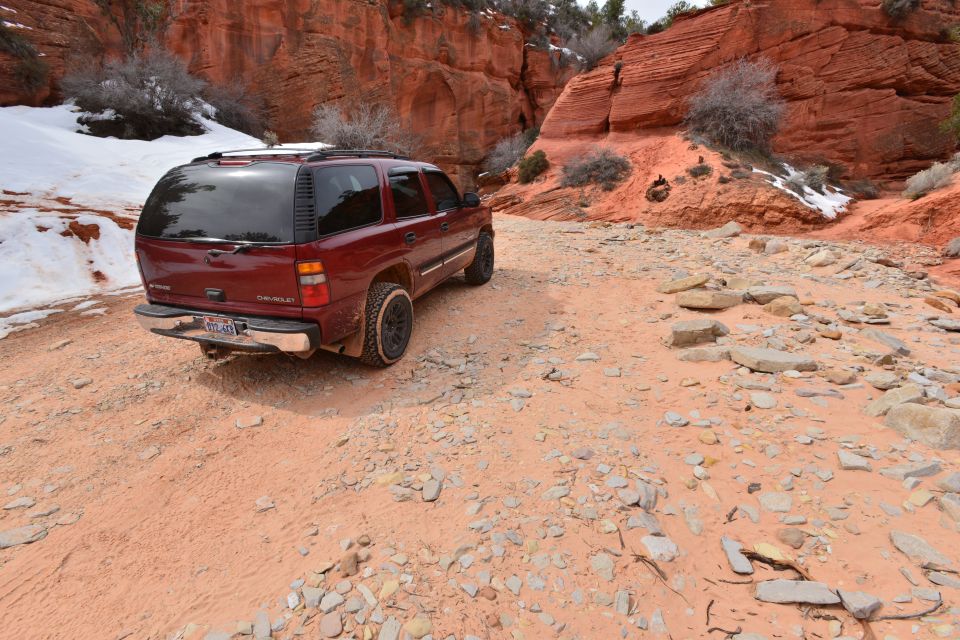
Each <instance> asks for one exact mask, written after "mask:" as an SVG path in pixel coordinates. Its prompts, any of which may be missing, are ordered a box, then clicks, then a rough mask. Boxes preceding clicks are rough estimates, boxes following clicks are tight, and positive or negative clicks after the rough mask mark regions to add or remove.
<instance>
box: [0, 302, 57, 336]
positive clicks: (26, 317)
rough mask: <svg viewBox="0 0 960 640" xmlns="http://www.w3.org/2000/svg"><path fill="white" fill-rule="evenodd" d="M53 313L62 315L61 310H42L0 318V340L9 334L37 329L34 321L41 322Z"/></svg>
mask: <svg viewBox="0 0 960 640" xmlns="http://www.w3.org/2000/svg"><path fill="white" fill-rule="evenodd" d="M54 313H62V310H61V309H42V310H37V311H24V312H23V313H15V314H13V315H12V316H7V317H5V318H0V340H2V339H4V338H6V337H7V336H8V335H10V334H11V333H16V332H17V331H24V330H25V329H32V328H34V327H38V326H40V325H38V324H37V323H36V320H43V319H44V318H46V317H47V316H50V315H53V314H54Z"/></svg>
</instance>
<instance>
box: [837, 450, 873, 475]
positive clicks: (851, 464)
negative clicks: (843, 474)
mask: <svg viewBox="0 0 960 640" xmlns="http://www.w3.org/2000/svg"><path fill="white" fill-rule="evenodd" d="M837 459H838V460H839V461H840V468H841V469H844V470H846V471H873V466H871V464H870V461H869V460H868V459H866V458H864V457H863V456H861V455H857V454H856V453H853V452H852V451H847V450H846V449H841V450H840V451H837Z"/></svg>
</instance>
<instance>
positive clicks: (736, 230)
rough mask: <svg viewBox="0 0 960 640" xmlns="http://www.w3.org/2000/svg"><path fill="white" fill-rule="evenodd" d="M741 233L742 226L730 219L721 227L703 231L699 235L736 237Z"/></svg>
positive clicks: (705, 236) (706, 236)
mask: <svg viewBox="0 0 960 640" xmlns="http://www.w3.org/2000/svg"><path fill="white" fill-rule="evenodd" d="M741 233H743V227H741V226H740V225H739V224H738V223H737V222H736V221H734V220H731V221H730V222H728V223H727V224H725V225H723V226H722V227H717V228H716V229H710V230H709V231H704V232H703V233H702V234H701V235H703V237H704V238H736V237H737V236H739V235H740V234H741Z"/></svg>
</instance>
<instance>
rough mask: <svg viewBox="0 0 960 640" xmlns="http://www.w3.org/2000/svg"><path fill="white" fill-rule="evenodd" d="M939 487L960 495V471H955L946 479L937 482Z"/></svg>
mask: <svg viewBox="0 0 960 640" xmlns="http://www.w3.org/2000/svg"><path fill="white" fill-rule="evenodd" d="M937 486H938V487H940V488H941V489H943V490H944V491H950V492H952V493H960V471H954V472H953V473H951V474H950V475H948V476H947V477H946V478H940V480H939V481H937Z"/></svg>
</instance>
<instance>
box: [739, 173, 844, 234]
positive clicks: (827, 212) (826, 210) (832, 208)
mask: <svg viewBox="0 0 960 640" xmlns="http://www.w3.org/2000/svg"><path fill="white" fill-rule="evenodd" d="M783 168H784V170H785V171H786V172H787V175H786V177H781V176H778V175H775V174H773V173H769V172H767V171H763V170H761V169H757V168H756V167H754V168H753V171H754V173H760V174H763V175H765V176H767V177H768V178H769V179H770V184H772V185H773V186H774V187H776V188H777V189H780V190H781V191H783V192H784V193H787V194H789V195H791V196H793V197H794V198H796V199H797V200H799V201H800V202H801V203H802V204H803V205H805V206H807V207H809V208H811V209H816V210H817V211H819V212H820V214H821V215H822V216H823V217H824V218H827V219H829V220H833V219H835V218H836V217H837V215H838V214H840V213H843V212H844V211H846V210H847V204H849V203H850V201H851V200H853V198H851V197H850V196H848V195H845V194H844V193H843V191H841V190H840V189H835V188H833V187H831V186H829V185H825V186H824V187H823V193H817V192H816V191H814V190H813V189H811V188H810V187H807V186H804V187H803V195H800V194H799V193H797V192H796V191H794V190H793V189H790V188H789V187H787V181H788V180H790V179H791V178H793V177H794V176H799V175H801V174H802V173H803V172H802V171H798V170H797V169H795V168H793V167H791V166H790V165H788V164H784V165H783Z"/></svg>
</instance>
